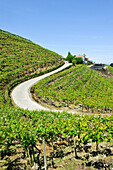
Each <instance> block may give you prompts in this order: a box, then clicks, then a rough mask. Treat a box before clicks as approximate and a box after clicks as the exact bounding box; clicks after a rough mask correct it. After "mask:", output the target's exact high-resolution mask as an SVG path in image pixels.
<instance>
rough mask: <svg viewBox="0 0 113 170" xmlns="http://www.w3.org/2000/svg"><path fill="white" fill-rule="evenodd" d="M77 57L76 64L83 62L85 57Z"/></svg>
mask: <svg viewBox="0 0 113 170" xmlns="http://www.w3.org/2000/svg"><path fill="white" fill-rule="evenodd" d="M75 59H76V64H82V63H83V59H82V58H75Z"/></svg>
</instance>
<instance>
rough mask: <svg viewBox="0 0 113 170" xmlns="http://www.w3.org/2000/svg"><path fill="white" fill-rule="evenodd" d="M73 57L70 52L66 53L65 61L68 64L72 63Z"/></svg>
mask: <svg viewBox="0 0 113 170" xmlns="http://www.w3.org/2000/svg"><path fill="white" fill-rule="evenodd" d="M73 58H74V56H72V55H71V53H70V52H68V55H67V57H66V60H67V61H68V62H69V63H72V60H73Z"/></svg>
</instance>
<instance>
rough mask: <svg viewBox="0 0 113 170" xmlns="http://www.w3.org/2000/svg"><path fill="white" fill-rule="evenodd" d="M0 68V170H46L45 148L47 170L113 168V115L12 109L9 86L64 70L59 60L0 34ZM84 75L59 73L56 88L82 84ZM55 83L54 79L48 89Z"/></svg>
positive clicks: (19, 40) (10, 36)
mask: <svg viewBox="0 0 113 170" xmlns="http://www.w3.org/2000/svg"><path fill="white" fill-rule="evenodd" d="M0 62H1V68H0V81H1V82H0V83H1V84H0V102H1V105H0V169H36V168H35V166H36V167H37V169H44V150H43V147H44V146H45V147H46V160H47V162H46V163H47V168H48V170H53V169H58V170H59V169H62V170H65V169H66V170H67V167H68V169H76V170H79V169H85V168H86V167H89V166H90V167H91V169H94V168H101V167H102V168H109V169H112V168H113V163H112V162H113V115H110V116H104V117H101V115H99V116H92V115H91V116H88V115H86V116H81V115H77V114H73V115H72V114H69V113H67V112H63V113H57V112H51V111H50V112H47V111H28V110H23V109H20V108H18V107H14V106H12V105H11V103H10V101H11V100H10V96H9V94H10V90H11V89H12V87H13V86H15V85H16V84H18V83H19V82H21V81H24V80H27V79H29V78H32V77H35V76H38V75H40V74H43V73H45V72H47V71H48V70H47V69H49V70H51V69H53V67H54V68H55V67H58V66H59V65H62V64H63V60H62V59H61V56H59V55H58V54H56V53H54V52H51V51H49V50H46V49H44V48H42V47H40V46H38V45H36V44H34V43H32V42H31V41H29V40H26V39H24V38H22V37H19V36H16V35H13V34H11V33H8V32H5V31H2V30H0ZM83 70H85V71H84V74H85V73H87V74H88V72H89V71H87V69H86V68H85V66H83V67H81V66H78V67H77V68H70V69H69V70H66V71H63V72H61V73H59V74H58V76H59V78H58V76H56V75H55V76H56V83H57V80H58V79H59V80H61V79H62V78H64V79H63V80H65V78H66V79H67V80H68V78H69V81H70V75H71V78H72V80H74V77H73V76H77V75H79V74H80V73H81V78H82V77H83V76H82V72H83ZM75 72H76V74H75ZM72 73H74V74H73V75H72ZM89 74H91V73H90V72H89ZM79 77H80V75H79ZM79 77H78V83H80V82H79ZM92 78H93V77H92ZM85 79H86V78H85ZM85 79H84V82H85V81H86V80H85ZM107 80H108V79H107ZM54 83H55V80H54V77H53V81H51V82H50V81H49V85H50V84H51V85H52V84H54ZM60 83H61V84H62V82H60ZM70 83H71V81H70ZM108 83H109V84H110V83H111V82H108ZM46 85H48V83H47V84H46ZM55 85H56V88H58V89H59V92H60V88H59V87H58V85H57V84H55ZM62 85H63V86H64V90H65V88H66V86H65V85H66V84H65V82H64V84H62ZM78 85H79V84H78ZM67 87H69V85H68V86H67ZM71 87H72V86H71ZM76 88H77V86H76ZM76 88H75V89H76ZM71 94H73V93H71ZM71 94H70V95H71ZM66 100H67V99H65V100H64V101H63V102H67V101H66ZM72 101H73V100H72Z"/></svg>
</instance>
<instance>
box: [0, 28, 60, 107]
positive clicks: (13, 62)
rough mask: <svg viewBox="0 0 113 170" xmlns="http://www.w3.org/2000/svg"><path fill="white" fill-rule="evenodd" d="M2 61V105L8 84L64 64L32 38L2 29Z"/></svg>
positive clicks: (0, 41) (0, 70) (0, 97)
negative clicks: (32, 40) (25, 37)
mask: <svg viewBox="0 0 113 170" xmlns="http://www.w3.org/2000/svg"><path fill="white" fill-rule="evenodd" d="M0 63H1V67H0V82H1V83H0V105H3V104H4V103H5V99H4V91H5V90H6V85H8V84H10V83H12V82H14V81H16V80H17V81H18V80H19V79H22V78H24V79H28V78H29V77H32V76H33V75H32V74H34V73H36V74H35V75H34V76H36V75H38V74H37V73H42V72H44V71H47V70H49V69H52V68H55V67H57V66H59V65H60V64H63V60H62V59H61V56H60V55H58V54H56V53H55V52H52V51H50V50H47V49H44V48H43V47H41V46H39V45H36V44H34V43H33V42H31V41H30V40H27V39H24V38H22V37H20V36H16V35H14V34H11V33H9V32H5V31H3V30H0Z"/></svg>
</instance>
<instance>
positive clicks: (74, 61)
mask: <svg viewBox="0 0 113 170" xmlns="http://www.w3.org/2000/svg"><path fill="white" fill-rule="evenodd" d="M76 63H77V61H76V59H75V58H74V59H73V60H72V64H73V65H74V66H75V65H76Z"/></svg>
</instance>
